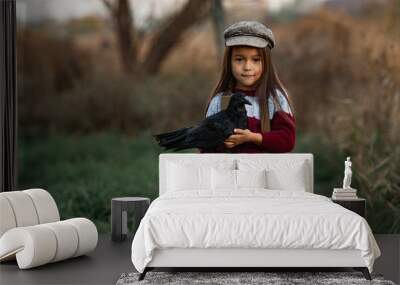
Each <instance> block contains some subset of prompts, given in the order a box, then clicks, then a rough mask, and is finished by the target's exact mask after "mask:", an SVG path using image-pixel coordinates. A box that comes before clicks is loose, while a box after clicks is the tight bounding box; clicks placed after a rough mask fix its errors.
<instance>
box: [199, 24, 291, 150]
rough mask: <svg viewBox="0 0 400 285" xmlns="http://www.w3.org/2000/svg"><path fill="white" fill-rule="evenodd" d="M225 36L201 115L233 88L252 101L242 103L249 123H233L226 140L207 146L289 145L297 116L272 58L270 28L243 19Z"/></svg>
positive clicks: (214, 110)
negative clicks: (217, 72) (217, 71)
mask: <svg viewBox="0 0 400 285" xmlns="http://www.w3.org/2000/svg"><path fill="white" fill-rule="evenodd" d="M224 38H225V46H226V48H225V51H224V59H223V67H222V73H221V78H220V80H219V82H218V84H217V86H216V88H215V90H214V91H213V92H212V94H211V96H210V98H209V100H208V103H207V107H206V112H205V113H206V114H205V116H206V117H208V116H210V115H212V114H215V113H217V112H219V111H220V110H221V109H223V108H224V107H223V106H222V105H225V104H223V103H224V99H225V98H227V97H226V96H228V95H231V94H232V93H234V92H242V93H244V94H245V96H246V99H248V100H249V101H250V102H251V103H252V105H245V107H246V111H247V117H248V120H247V123H248V129H245V130H243V129H235V133H234V134H232V135H231V136H230V137H228V138H227V139H226V140H225V141H224V144H221V145H220V146H219V147H218V148H216V149H215V150H213V151H211V152H232V153H259V152H276V153H279V152H289V151H291V150H292V149H293V148H294V144H295V138H296V128H295V119H294V116H293V113H292V109H293V108H292V105H291V103H290V102H289V98H288V95H287V93H286V90H285V88H284V87H283V84H282V83H281V81H280V80H279V77H278V75H277V73H276V70H275V67H274V65H273V63H272V58H271V49H272V48H273V47H274V45H275V40H274V36H273V34H272V31H271V30H270V29H268V28H267V27H266V26H264V25H263V24H261V23H259V22H256V21H242V22H238V23H235V24H233V25H231V26H230V27H228V28H227V29H226V30H225V31H224ZM228 98H229V97H228ZM200 152H201V153H204V152H206V151H205V150H203V149H200Z"/></svg>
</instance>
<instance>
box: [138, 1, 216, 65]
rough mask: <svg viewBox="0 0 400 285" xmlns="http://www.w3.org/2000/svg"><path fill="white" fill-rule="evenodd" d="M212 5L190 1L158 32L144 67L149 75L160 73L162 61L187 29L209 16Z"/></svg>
mask: <svg viewBox="0 0 400 285" xmlns="http://www.w3.org/2000/svg"><path fill="white" fill-rule="evenodd" d="M211 4H212V0H188V2H187V4H186V5H185V6H184V8H183V9H182V10H181V11H180V12H179V13H178V14H177V15H175V16H174V17H172V18H171V20H170V21H169V23H167V24H166V26H165V27H163V28H162V29H161V30H160V31H158V33H157V34H156V35H155V37H154V39H153V42H152V46H151V47H150V49H149V52H148V54H147V57H146V60H145V62H144V66H143V67H144V68H145V69H146V71H147V72H148V73H157V72H158V71H159V69H160V67H161V64H162V61H163V60H164V59H165V58H166V56H167V55H168V53H169V52H170V51H171V49H172V48H173V47H174V45H175V44H176V43H177V42H179V40H180V39H181V36H182V35H183V33H184V32H185V31H186V30H187V28H189V27H190V26H192V25H193V24H195V23H197V22H200V21H201V20H203V19H205V18H206V17H207V16H208V15H209V12H210V9H211Z"/></svg>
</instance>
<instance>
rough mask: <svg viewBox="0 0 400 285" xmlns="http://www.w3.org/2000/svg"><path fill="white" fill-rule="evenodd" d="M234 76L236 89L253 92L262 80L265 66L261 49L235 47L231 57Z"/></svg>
mask: <svg viewBox="0 0 400 285" xmlns="http://www.w3.org/2000/svg"><path fill="white" fill-rule="evenodd" d="M231 66H232V74H233V76H234V77H235V79H236V80H237V83H236V87H237V88H240V89H243V90H251V89H253V88H254V86H255V83H256V82H257V80H258V79H260V77H261V74H262V70H263V66H262V60H261V53H260V51H259V49H257V48H254V47H250V46H234V47H233V49H232V57H231Z"/></svg>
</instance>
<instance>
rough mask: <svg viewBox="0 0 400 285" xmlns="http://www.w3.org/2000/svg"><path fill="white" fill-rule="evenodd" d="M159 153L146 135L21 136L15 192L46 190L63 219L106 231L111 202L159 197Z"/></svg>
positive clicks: (108, 225)
mask: <svg viewBox="0 0 400 285" xmlns="http://www.w3.org/2000/svg"><path fill="white" fill-rule="evenodd" d="M160 151H161V149H160V148H159V147H158V145H156V144H155V143H154V141H153V139H152V138H151V137H150V134H145V135H143V136H142V137H140V138H130V137H127V136H124V135H120V134H118V133H116V132H109V133H101V134H93V135H85V136H73V135H52V136H49V137H47V138H46V137H45V138H41V139H38V138H23V137H20V138H19V177H18V189H21V190H22V189H28V188H43V189H46V190H47V191H49V192H50V193H51V194H52V196H53V197H54V199H55V201H56V203H57V205H58V208H59V212H60V215H61V218H62V219H68V218H72V217H87V218H89V219H91V220H92V221H93V222H94V223H95V224H96V225H97V227H98V230H99V232H109V231H110V224H109V219H110V206H111V205H110V203H111V198H113V197H121V196H145V197H149V198H151V200H153V199H155V198H156V197H157V196H158V155H159V153H160Z"/></svg>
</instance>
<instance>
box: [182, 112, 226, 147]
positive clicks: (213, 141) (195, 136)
mask: <svg viewBox="0 0 400 285" xmlns="http://www.w3.org/2000/svg"><path fill="white" fill-rule="evenodd" d="M215 115H218V116H215ZM232 133H233V125H232V123H230V122H229V120H228V117H227V116H226V114H224V113H222V114H219V113H217V114H214V115H212V116H210V117H207V118H206V119H205V120H203V122H202V123H201V124H200V125H199V126H198V127H195V128H193V129H191V130H190V132H189V134H188V136H187V138H186V139H185V142H186V143H187V144H191V145H195V147H198V148H214V147H217V146H219V145H220V144H221V143H223V141H224V140H225V139H226V138H227V137H229V136H230V135H231V134H232Z"/></svg>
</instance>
